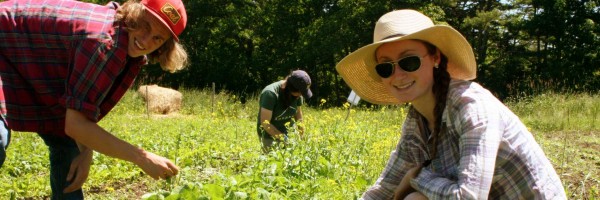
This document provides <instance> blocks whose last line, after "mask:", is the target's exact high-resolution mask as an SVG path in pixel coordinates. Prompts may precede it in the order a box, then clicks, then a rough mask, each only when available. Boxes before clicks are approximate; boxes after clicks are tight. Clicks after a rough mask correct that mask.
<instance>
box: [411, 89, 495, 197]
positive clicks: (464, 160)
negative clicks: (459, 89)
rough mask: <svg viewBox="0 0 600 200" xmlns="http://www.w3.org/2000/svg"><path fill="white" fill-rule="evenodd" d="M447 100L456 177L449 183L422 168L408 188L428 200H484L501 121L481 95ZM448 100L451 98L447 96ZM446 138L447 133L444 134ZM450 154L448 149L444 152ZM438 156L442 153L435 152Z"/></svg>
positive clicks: (493, 104) (491, 172) (469, 95)
mask: <svg viewBox="0 0 600 200" xmlns="http://www.w3.org/2000/svg"><path fill="white" fill-rule="evenodd" d="M460 95H465V96H461V97H455V98H449V102H448V104H449V106H448V108H447V109H448V110H447V112H448V119H447V122H446V123H450V124H452V127H453V128H454V130H453V132H455V133H456V134H457V135H458V136H457V137H456V138H457V140H455V141H450V140H448V138H450V136H447V137H445V139H443V140H447V141H442V144H443V143H447V144H455V145H457V147H458V149H455V150H454V151H456V152H457V153H458V155H457V156H458V157H459V158H458V166H457V167H456V172H455V174H456V177H455V178H454V179H450V178H449V177H445V176H442V175H441V174H439V173H436V172H433V171H432V170H431V168H430V167H431V165H430V167H425V168H423V169H422V170H421V172H420V173H419V175H418V176H417V177H416V178H415V179H413V180H412V181H411V185H412V186H413V188H415V189H416V190H417V191H419V192H421V193H422V194H424V195H425V196H427V197H428V198H429V199H457V198H466V199H485V198H487V197H488V196H489V192H490V188H491V184H492V179H493V175H494V169H495V162H496V157H497V152H498V148H499V145H500V142H501V135H502V131H501V130H502V129H503V128H502V126H503V125H502V119H501V115H500V114H499V112H498V108H499V107H501V106H499V105H498V104H497V102H485V101H486V99H484V98H481V97H480V96H483V95H481V94H469V93H468V92H465V93H461V94H460ZM449 96H451V95H449ZM444 134H450V133H444ZM445 152H447V153H451V152H452V151H451V150H450V149H448V150H447V151H445ZM438 153H444V152H439V151H438Z"/></svg>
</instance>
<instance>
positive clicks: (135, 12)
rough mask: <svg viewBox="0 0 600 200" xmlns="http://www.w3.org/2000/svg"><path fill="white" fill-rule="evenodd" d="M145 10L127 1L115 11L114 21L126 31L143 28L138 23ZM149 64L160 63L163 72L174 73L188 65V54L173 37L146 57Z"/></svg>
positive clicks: (135, 1)
mask: <svg viewBox="0 0 600 200" xmlns="http://www.w3.org/2000/svg"><path fill="white" fill-rule="evenodd" d="M145 12H148V11H146V8H145V7H144V6H143V5H142V4H141V3H139V1H138V0H128V1H127V2H125V3H124V4H123V5H122V6H121V7H119V8H118V9H117V15H116V17H115V18H116V20H117V21H122V22H123V23H124V24H125V26H126V30H127V31H134V30H137V29H140V28H145V27H143V26H142V25H141V24H140V23H139V21H140V20H142V18H143V17H144V13H145ZM148 59H149V61H150V63H160V66H161V68H162V69H163V70H165V71H169V72H175V71H177V70H181V69H183V68H185V67H186V66H187V65H188V54H187V52H186V51H185V49H184V48H183V45H181V44H179V42H177V41H175V39H174V38H173V37H171V38H170V39H168V40H167V41H165V43H164V44H163V45H162V46H160V47H159V48H158V49H156V50H155V51H154V52H152V53H150V54H149V55H148Z"/></svg>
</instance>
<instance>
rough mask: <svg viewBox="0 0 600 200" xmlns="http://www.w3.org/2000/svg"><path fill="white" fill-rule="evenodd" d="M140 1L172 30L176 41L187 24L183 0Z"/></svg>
mask: <svg viewBox="0 0 600 200" xmlns="http://www.w3.org/2000/svg"><path fill="white" fill-rule="evenodd" d="M140 3H142V5H144V7H146V9H147V10H148V11H150V13H152V15H154V16H155V17H156V18H158V19H159V20H160V21H161V22H162V23H163V24H164V25H165V26H167V28H168V29H169V31H171V35H173V38H175V41H179V34H181V32H183V29H185V25H186V24H187V13H186V12H185V7H184V6H183V2H181V0H142V1H141V2H140Z"/></svg>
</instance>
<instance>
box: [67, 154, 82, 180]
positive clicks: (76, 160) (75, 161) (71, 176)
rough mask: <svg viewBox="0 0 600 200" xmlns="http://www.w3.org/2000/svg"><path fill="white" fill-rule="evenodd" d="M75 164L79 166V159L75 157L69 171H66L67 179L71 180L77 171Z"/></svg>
mask: <svg viewBox="0 0 600 200" xmlns="http://www.w3.org/2000/svg"><path fill="white" fill-rule="evenodd" d="M77 166H79V159H77V158H75V159H73V161H72V162H71V165H70V166H69V173H67V181H71V180H72V179H73V176H74V175H75V172H76V171H77Z"/></svg>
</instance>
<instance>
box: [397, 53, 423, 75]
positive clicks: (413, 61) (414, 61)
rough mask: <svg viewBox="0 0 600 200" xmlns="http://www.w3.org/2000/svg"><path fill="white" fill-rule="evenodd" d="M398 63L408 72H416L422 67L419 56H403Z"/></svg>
mask: <svg viewBox="0 0 600 200" xmlns="http://www.w3.org/2000/svg"><path fill="white" fill-rule="evenodd" d="M398 65H400V68H402V70H404V71H406V72H414V71H417V69H419V67H421V59H420V58H419V57H418V56H410V57H406V58H402V59H401V60H399V61H398Z"/></svg>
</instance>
